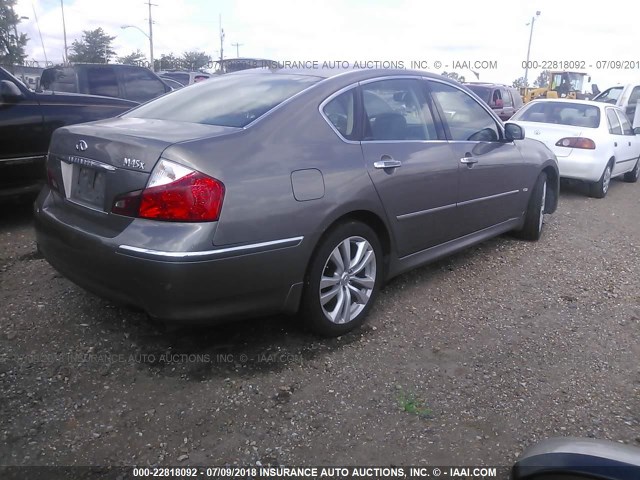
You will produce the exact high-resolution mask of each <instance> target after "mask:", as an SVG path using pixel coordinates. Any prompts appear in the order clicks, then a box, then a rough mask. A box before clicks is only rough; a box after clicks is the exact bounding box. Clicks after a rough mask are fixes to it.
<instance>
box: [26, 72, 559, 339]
mask: <svg viewBox="0 0 640 480" xmlns="http://www.w3.org/2000/svg"><path fill="white" fill-rule="evenodd" d="M47 166H48V169H49V171H50V177H49V183H48V186H46V187H45V188H44V189H43V191H42V192H41V193H40V196H39V197H38V200H37V202H36V213H35V218H36V233H37V242H38V248H39V249H40V251H41V252H42V253H43V255H44V257H45V258H46V259H47V260H48V261H49V262H50V263H51V264H52V265H53V266H54V267H55V268H56V269H58V270H59V271H60V272H61V273H63V274H64V275H66V276H67V277H68V278H70V279H71V280H73V281H75V282H76V283H78V284H79V285H81V286H83V287H85V288H86V289H88V290H91V291H94V292H96V293H98V294H100V295H102V296H105V297H107V298H112V299H115V300H116V301H120V302H123V303H125V304H130V305H135V306H138V307H141V308H142V309H144V310H145V311H147V312H148V313H149V314H150V315H151V316H152V317H156V318H160V319H164V320H169V321H174V322H181V321H187V322H189V321H202V320H205V321H211V320H220V319H230V318H237V317H245V316H252V315H267V314H270V313H275V312H281V311H284V312H291V313H293V312H296V311H298V310H301V311H302V312H304V315H302V316H301V318H302V319H303V320H304V321H305V322H307V324H308V325H309V326H310V327H311V328H312V329H314V330H315V331H316V332H319V333H321V334H325V335H340V334H342V333H345V332H347V331H349V330H351V329H353V328H355V327H356V326H358V325H359V324H360V323H361V322H362V321H363V320H364V318H365V316H366V315H367V312H368V311H369V310H370V309H371V306H372V305H373V303H374V300H375V297H376V294H377V292H378V291H379V289H380V287H381V286H382V284H383V282H384V281H385V280H387V279H389V278H391V277H393V276H396V275H399V274H400V273H402V272H405V271H407V270H409V269H412V268H414V267H417V266H419V265H422V264H424V263H426V262H429V261H433V260H435V259H437V258H439V257H442V256H444V255H448V254H451V253H453V252H456V251H458V250H460V249H463V248H465V247H467V246H469V245H472V244H474V243H477V242H480V241H483V240H486V239H488V238H490V237H493V236H496V235H499V234H501V233H504V232H507V231H510V230H514V231H517V232H518V235H519V236H521V237H522V238H525V239H528V240H537V239H539V238H540V235H541V232H542V227H543V218H544V214H545V213H553V212H554V211H555V209H556V205H557V199H558V188H559V187H558V185H559V182H558V166H557V161H556V158H555V156H554V155H553V153H552V152H551V151H550V150H549V149H548V148H547V147H545V146H544V145H543V144H542V143H540V142H537V141H535V140H529V139H525V138H524V131H523V130H522V128H521V127H519V126H518V125H514V124H506V125H503V124H502V122H501V121H500V120H499V119H498V117H496V116H495V114H494V113H493V112H492V111H491V109H490V108H489V107H488V106H486V105H485V104H483V103H482V102H481V101H479V100H477V99H476V98H475V97H474V96H473V95H471V94H470V93H469V92H468V91H467V89H465V88H464V87H461V86H460V85H459V84H457V83H456V82H453V81H451V80H448V79H444V78H442V77H440V76H436V75H429V74H425V73H422V72H413V71H409V70H355V71H349V72H347V73H343V74H340V75H336V71H335V70H330V71H314V70H301V71H291V70H266V69H259V70H246V71H243V72H238V73H232V74H229V75H221V76H219V77H217V78H213V79H211V80H207V81H206V82H200V83H198V84H195V85H192V86H190V87H188V88H183V89H181V90H177V91H175V92H174V93H172V94H171V95H166V96H164V97H161V98H158V99H156V100H153V101H151V102H148V103H147V104H145V105H141V106H140V107H138V108H136V109H134V110H132V111H131V112H128V113H126V114H124V115H122V116H120V117H118V118H115V119H110V120H104V121H101V122H95V123H90V124H86V125H76V126H70V127H64V128H61V129H58V130H57V131H56V132H55V134H54V136H53V139H52V142H51V147H50V150H49V155H48V161H47Z"/></svg>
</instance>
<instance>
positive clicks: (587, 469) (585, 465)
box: [511, 437, 640, 480]
mask: <svg viewBox="0 0 640 480" xmlns="http://www.w3.org/2000/svg"><path fill="white" fill-rule="evenodd" d="M511 478H512V480H583V479H584V480H587V479H588V480H637V479H638V478H640V448H637V447H632V446H630V445H621V444H619V443H615V442H610V441H606V440H595V439H590V438H571V437H562V438H550V439H547V440H543V441H542V442H540V443H538V444H536V445H534V446H532V447H530V448H528V449H527V450H525V452H524V453H523V454H522V456H521V457H520V459H519V460H518V461H517V462H516V464H515V465H514V466H513V470H512V474H511Z"/></svg>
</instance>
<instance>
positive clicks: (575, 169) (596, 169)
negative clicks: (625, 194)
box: [557, 148, 607, 182]
mask: <svg viewBox="0 0 640 480" xmlns="http://www.w3.org/2000/svg"><path fill="white" fill-rule="evenodd" d="M557 158H558V168H559V169H560V176H561V177H562V178H572V179H575V180H584V181H586V182H597V181H598V180H600V177H601V176H602V172H604V167H605V166H606V165H607V159H606V158H599V157H597V154H596V152H594V151H593V150H580V149H577V148H574V149H573V151H572V152H571V154H570V155H569V156H567V157H557Z"/></svg>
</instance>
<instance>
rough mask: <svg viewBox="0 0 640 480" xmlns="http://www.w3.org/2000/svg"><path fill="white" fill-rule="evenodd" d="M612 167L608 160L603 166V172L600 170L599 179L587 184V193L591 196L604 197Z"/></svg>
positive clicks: (607, 189) (609, 181)
mask: <svg viewBox="0 0 640 480" xmlns="http://www.w3.org/2000/svg"><path fill="white" fill-rule="evenodd" d="M612 169H613V167H612V166H611V162H609V163H608V164H607V166H606V167H605V169H604V172H602V176H601V177H600V180H598V181H597V182H594V183H592V184H591V185H589V195H591V196H592V197H593V198H604V197H606V196H607V192H608V191H609V184H610V183H611V172H612Z"/></svg>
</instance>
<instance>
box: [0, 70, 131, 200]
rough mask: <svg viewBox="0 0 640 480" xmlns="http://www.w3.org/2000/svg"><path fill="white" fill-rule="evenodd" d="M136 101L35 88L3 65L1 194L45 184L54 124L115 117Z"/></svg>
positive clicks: (0, 84)
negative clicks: (26, 84)
mask: <svg viewBox="0 0 640 480" xmlns="http://www.w3.org/2000/svg"><path fill="white" fill-rule="evenodd" d="M136 105H138V104H137V103H136V102H130V101H128V100H122V99H118V98H107V97H96V96H92V95H78V94H72V93H58V92H56V93H53V92H34V91H32V90H30V89H29V88H27V87H26V86H25V85H24V84H23V83H22V82H21V81H20V80H18V79H17V78H15V77H14V76H13V75H11V74H10V73H9V72H8V71H7V70H5V69H3V68H0V139H2V140H1V142H0V197H6V196H13V195H21V194H27V193H30V192H36V191H38V190H39V189H40V188H41V187H42V184H43V183H44V180H45V167H44V160H45V156H46V154H47V149H48V148H49V141H50V139H51V134H52V133H53V131H54V130H55V129H56V128H58V127H62V126H64V125H71V124H74V123H81V122H89V121H92V120H100V119H103V118H108V117H113V116H116V115H119V114H121V113H123V112H125V111H127V110H129V109H130V108H132V107H135V106H136Z"/></svg>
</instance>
